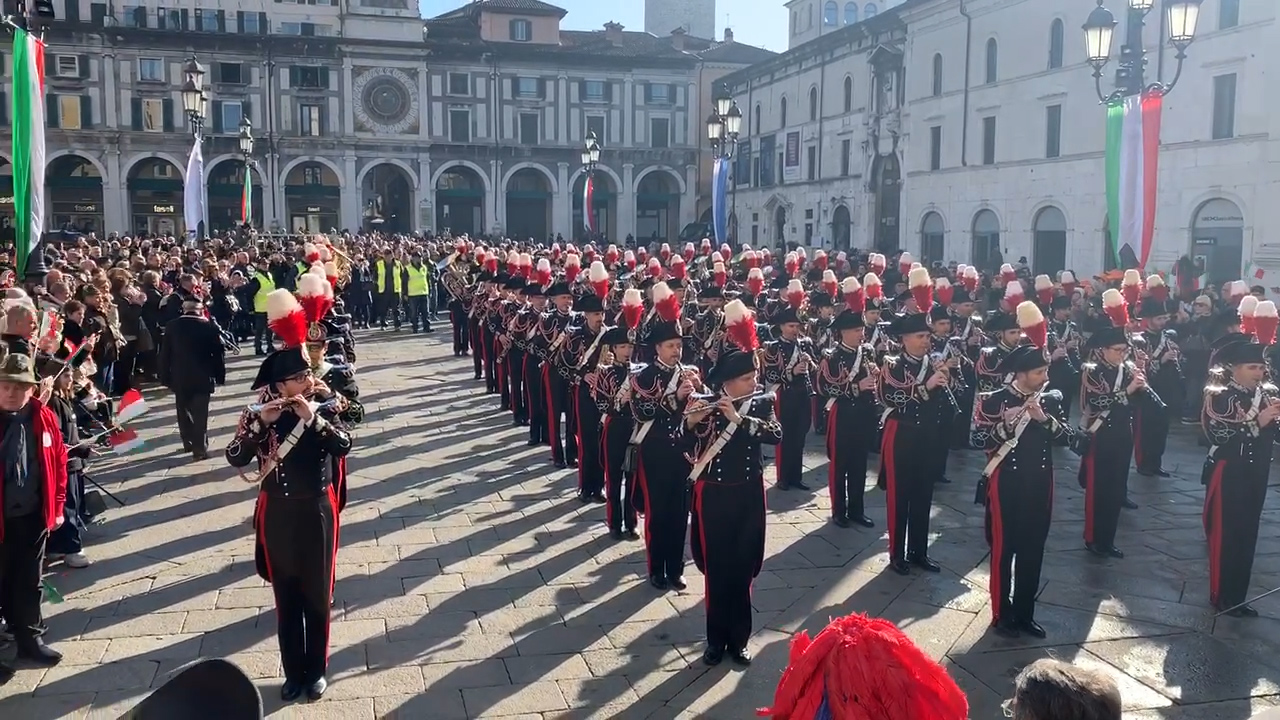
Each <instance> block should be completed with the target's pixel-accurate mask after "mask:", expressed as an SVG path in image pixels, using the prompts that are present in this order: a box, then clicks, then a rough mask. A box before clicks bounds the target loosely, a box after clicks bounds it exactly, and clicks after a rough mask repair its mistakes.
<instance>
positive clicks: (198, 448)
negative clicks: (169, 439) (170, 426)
mask: <svg viewBox="0 0 1280 720" xmlns="http://www.w3.org/2000/svg"><path fill="white" fill-rule="evenodd" d="M173 404H174V406H175V407H177V409H178V436H179V437H180V438H182V447H183V448H184V449H190V450H191V451H192V452H198V453H203V452H205V451H206V450H208V449H209V392H208V391H199V392H193V391H191V390H186V389H175V390H174V391H173Z"/></svg>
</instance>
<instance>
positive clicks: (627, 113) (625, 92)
mask: <svg viewBox="0 0 1280 720" xmlns="http://www.w3.org/2000/svg"><path fill="white" fill-rule="evenodd" d="M622 96H623V97H622V147H631V146H632V145H634V144H635V138H636V133H635V127H634V125H635V121H636V114H635V111H634V109H633V108H632V107H631V103H632V102H633V101H634V100H635V96H636V93H635V90H634V86H633V85H632V81H631V77H630V76H628V77H627V79H626V80H623V81H622ZM632 220H633V221H634V220H635V218H632ZM618 232H622V230H621V228H619V230H618ZM626 236H627V235H626V233H623V235H622V237H624V238H625V237H626Z"/></svg>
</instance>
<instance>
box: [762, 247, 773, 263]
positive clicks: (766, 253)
mask: <svg viewBox="0 0 1280 720" xmlns="http://www.w3.org/2000/svg"><path fill="white" fill-rule="evenodd" d="M759 255H760V264H761V265H772V264H773V251H772V250H770V249H769V248H760V252H759Z"/></svg>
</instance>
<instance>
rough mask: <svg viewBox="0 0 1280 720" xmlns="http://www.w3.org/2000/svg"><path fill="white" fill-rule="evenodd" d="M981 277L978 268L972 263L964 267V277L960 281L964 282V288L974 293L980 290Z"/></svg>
mask: <svg viewBox="0 0 1280 720" xmlns="http://www.w3.org/2000/svg"><path fill="white" fill-rule="evenodd" d="M980 279H981V278H980V277H979V275H978V268H976V267H973V266H972V265H970V266H969V267H967V268H965V269H964V277H962V278H960V282H962V283H964V289H965V290H966V291H967V292H968V293H969V294H970V295H972V294H974V293H975V292H977V291H978V281H979V280H980Z"/></svg>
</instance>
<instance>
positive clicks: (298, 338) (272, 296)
mask: <svg viewBox="0 0 1280 720" xmlns="http://www.w3.org/2000/svg"><path fill="white" fill-rule="evenodd" d="M321 282H323V281H321ZM267 327H269V328H271V332H273V333H275V334H276V335H278V336H279V337H280V339H281V340H282V341H284V346H285V347H300V346H301V345H302V344H303V343H304V342H306V341H307V313H306V311H305V310H303V309H302V305H301V304H300V303H299V302H298V299H297V298H296V297H294V296H293V293H291V292H289V291H288V290H284V289H280V290H272V291H271V292H270V293H268V294H267Z"/></svg>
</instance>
